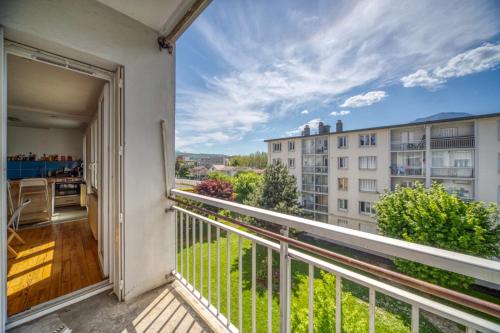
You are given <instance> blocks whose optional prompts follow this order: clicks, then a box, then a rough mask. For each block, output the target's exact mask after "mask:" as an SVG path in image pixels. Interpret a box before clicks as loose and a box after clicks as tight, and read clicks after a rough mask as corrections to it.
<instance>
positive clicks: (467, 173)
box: [431, 167, 474, 178]
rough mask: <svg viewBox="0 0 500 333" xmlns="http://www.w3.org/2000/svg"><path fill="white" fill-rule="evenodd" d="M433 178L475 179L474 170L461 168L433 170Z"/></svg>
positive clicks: (434, 168) (435, 168)
mask: <svg viewBox="0 0 500 333" xmlns="http://www.w3.org/2000/svg"><path fill="white" fill-rule="evenodd" d="M431 177H459V178H472V177H474V168H461V167H444V168H441V167H439V168H437V167H432V168H431Z"/></svg>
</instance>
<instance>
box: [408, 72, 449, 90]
mask: <svg viewBox="0 0 500 333" xmlns="http://www.w3.org/2000/svg"><path fill="white" fill-rule="evenodd" d="M401 82H403V86H404V87H406V88H410V87H419V86H420V87H425V88H430V89H432V88H436V87H439V86H441V85H442V84H443V83H444V82H446V80H443V79H441V78H436V77H432V76H430V75H429V72H427V71H426V70H425V69H419V70H418V71H416V72H415V73H413V74H410V75H407V76H403V77H402V78H401Z"/></svg>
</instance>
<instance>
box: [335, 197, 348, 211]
mask: <svg viewBox="0 0 500 333" xmlns="http://www.w3.org/2000/svg"><path fill="white" fill-rule="evenodd" d="M337 206H338V210H341V211H346V210H347V199H338V201H337Z"/></svg>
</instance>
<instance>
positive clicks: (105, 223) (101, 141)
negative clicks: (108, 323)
mask: <svg viewBox="0 0 500 333" xmlns="http://www.w3.org/2000/svg"><path fill="white" fill-rule="evenodd" d="M109 114H110V110H109V83H106V84H105V85H104V88H103V90H102V92H101V96H100V97H99V104H98V110H97V147H95V148H96V152H97V174H98V176H97V179H96V180H97V184H98V191H97V192H98V193H97V195H98V205H97V206H98V207H97V212H98V223H97V244H98V254H99V260H100V263H101V268H102V272H103V274H104V276H108V275H109V255H110V251H109V244H110V242H109V235H110V233H109V205H110V202H109V188H110V186H109V155H108V152H109V134H110V133H109V132H110V131H109Z"/></svg>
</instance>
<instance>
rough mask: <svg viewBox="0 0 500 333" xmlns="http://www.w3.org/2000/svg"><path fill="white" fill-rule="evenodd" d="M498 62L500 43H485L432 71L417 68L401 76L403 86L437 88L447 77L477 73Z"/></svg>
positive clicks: (495, 65)
mask: <svg viewBox="0 0 500 333" xmlns="http://www.w3.org/2000/svg"><path fill="white" fill-rule="evenodd" d="M499 64H500V43H498V44H491V43H487V44H484V45H482V46H480V47H477V48H474V49H471V50H467V51H465V52H462V53H460V54H458V55H456V56H454V57H453V58H451V59H450V60H448V62H447V63H446V65H444V66H442V67H437V68H436V69H435V70H434V71H433V72H432V73H429V72H428V71H427V70H424V69H419V70H417V71H416V72H415V73H413V74H410V75H407V76H404V77H402V78H401V82H403V86H404V87H407V88H409V87H418V86H420V87H424V88H429V89H433V88H437V87H440V86H442V85H443V84H444V83H445V82H446V81H447V79H450V78H454V77H461V76H465V75H469V74H474V73H479V72H482V71H485V70H489V69H492V68H495V67H497V66H498V65H499Z"/></svg>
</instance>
